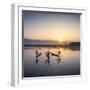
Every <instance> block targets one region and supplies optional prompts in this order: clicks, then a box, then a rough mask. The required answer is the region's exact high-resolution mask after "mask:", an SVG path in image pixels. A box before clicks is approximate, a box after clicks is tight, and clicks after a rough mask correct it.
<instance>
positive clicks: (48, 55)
mask: <svg viewBox="0 0 90 90" xmlns="http://www.w3.org/2000/svg"><path fill="white" fill-rule="evenodd" d="M46 56H47V58H48V60H49V59H50V52H49V51H48V52H46Z"/></svg>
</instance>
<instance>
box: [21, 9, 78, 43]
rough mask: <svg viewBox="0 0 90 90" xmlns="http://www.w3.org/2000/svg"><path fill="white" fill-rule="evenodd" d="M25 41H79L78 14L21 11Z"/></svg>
mask: <svg viewBox="0 0 90 90" xmlns="http://www.w3.org/2000/svg"><path fill="white" fill-rule="evenodd" d="M22 18H23V30H24V38H25V39H38V40H57V41H69V42H70V41H80V14H76V13H61V12H45V11H44V12H43V11H26V10H23V11H22Z"/></svg>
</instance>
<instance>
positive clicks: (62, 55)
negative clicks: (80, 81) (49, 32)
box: [23, 47, 80, 77]
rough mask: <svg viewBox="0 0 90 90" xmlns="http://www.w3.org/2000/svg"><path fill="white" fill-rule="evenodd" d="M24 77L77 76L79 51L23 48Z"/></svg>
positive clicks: (78, 72)
mask: <svg viewBox="0 0 90 90" xmlns="http://www.w3.org/2000/svg"><path fill="white" fill-rule="evenodd" d="M23 63H24V77H37V76H53V75H79V74H80V50H79V49H75V50H74V49H69V48H60V47H50V48H47V47H40V48H38V47H28V48H24V60H23Z"/></svg>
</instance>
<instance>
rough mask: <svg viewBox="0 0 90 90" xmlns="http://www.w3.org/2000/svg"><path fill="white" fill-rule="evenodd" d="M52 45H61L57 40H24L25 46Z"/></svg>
mask: <svg viewBox="0 0 90 90" xmlns="http://www.w3.org/2000/svg"><path fill="white" fill-rule="evenodd" d="M51 44H60V42H59V41H55V40H36V39H24V45H51Z"/></svg>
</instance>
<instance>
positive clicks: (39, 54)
mask: <svg viewBox="0 0 90 90" xmlns="http://www.w3.org/2000/svg"><path fill="white" fill-rule="evenodd" d="M41 54H42V53H41V52H40V53H39V52H38V50H36V58H38V57H39V56H41Z"/></svg>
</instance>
